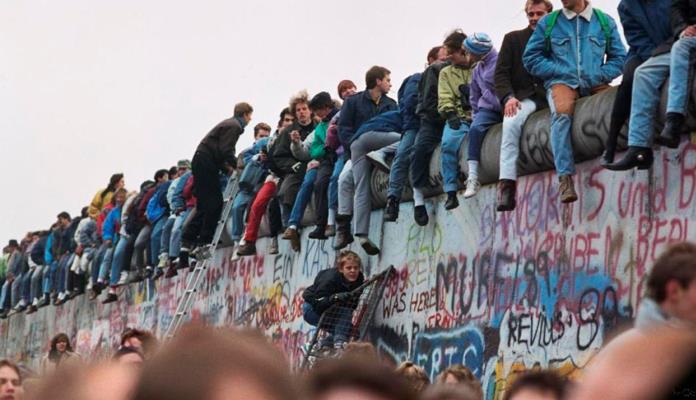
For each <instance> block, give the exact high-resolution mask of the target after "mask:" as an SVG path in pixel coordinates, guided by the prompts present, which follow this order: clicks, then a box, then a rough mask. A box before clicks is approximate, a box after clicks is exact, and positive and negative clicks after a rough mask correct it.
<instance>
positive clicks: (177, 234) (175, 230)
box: [169, 208, 193, 258]
mask: <svg viewBox="0 0 696 400" xmlns="http://www.w3.org/2000/svg"><path fill="white" fill-rule="evenodd" d="M191 210H193V209H192V208H189V209H188V210H186V211H184V212H182V213H181V214H179V215H177V216H176V220H174V226H173V227H172V237H171V239H170V241H169V257H171V258H176V257H179V252H180V251H181V233H182V232H183V230H184V222H186V219H187V218H188V216H189V214H191Z"/></svg>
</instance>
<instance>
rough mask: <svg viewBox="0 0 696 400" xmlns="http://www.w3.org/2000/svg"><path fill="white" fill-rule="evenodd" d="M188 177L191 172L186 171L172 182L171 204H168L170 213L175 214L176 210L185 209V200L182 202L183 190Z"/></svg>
mask: <svg viewBox="0 0 696 400" xmlns="http://www.w3.org/2000/svg"><path fill="white" fill-rule="evenodd" d="M190 176H191V171H188V172H186V173H185V174H183V175H181V176H180V177H179V178H178V179H176V180H175V181H174V182H176V183H175V184H176V186H175V187H174V195H173V196H172V202H171V204H170V206H171V208H172V211H174V212H176V211H177V210H185V209H186V200H184V188H185V187H186V181H188V179H189V177H190ZM172 184H174V183H172ZM153 197H154V196H153Z"/></svg>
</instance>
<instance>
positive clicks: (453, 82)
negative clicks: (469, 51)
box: [437, 65, 471, 121]
mask: <svg viewBox="0 0 696 400" xmlns="http://www.w3.org/2000/svg"><path fill="white" fill-rule="evenodd" d="M469 84H471V69H469V68H463V67H459V66H456V65H448V66H447V67H445V68H443V69H442V71H441V72H440V78H439V80H438V85H437V111H438V112H439V113H440V114H441V115H442V116H443V117H445V118H447V114H449V113H450V112H452V111H454V112H456V113H457V115H459V117H460V118H462V119H464V120H467V121H471V110H466V111H464V108H463V106H462V92H461V90H460V88H459V87H460V86H461V85H469ZM467 100H468V99H467Z"/></svg>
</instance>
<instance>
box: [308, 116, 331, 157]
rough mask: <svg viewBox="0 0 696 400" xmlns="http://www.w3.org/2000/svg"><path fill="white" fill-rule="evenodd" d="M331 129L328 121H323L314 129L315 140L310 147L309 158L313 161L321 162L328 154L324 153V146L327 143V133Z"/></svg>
mask: <svg viewBox="0 0 696 400" xmlns="http://www.w3.org/2000/svg"><path fill="white" fill-rule="evenodd" d="M328 129H329V122H328V121H321V122H320V123H319V124H317V126H316V128H314V140H313V141H312V144H311V145H310V146H309V157H310V158H311V159H312V160H320V159H322V158H324V155H326V152H325V151H324V145H325V143H326V131H327V130H328Z"/></svg>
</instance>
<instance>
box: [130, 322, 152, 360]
mask: <svg viewBox="0 0 696 400" xmlns="http://www.w3.org/2000/svg"><path fill="white" fill-rule="evenodd" d="M157 344H158V343H157V338H156V337H155V335H153V334H152V333H150V332H148V331H144V330H141V329H137V328H127V329H126V330H125V331H123V333H122V334H121V347H132V348H134V349H136V350H138V351H139V352H140V353H141V354H142V355H143V357H144V358H149V357H150V356H152V353H154V352H155V350H156V349H157Z"/></svg>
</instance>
